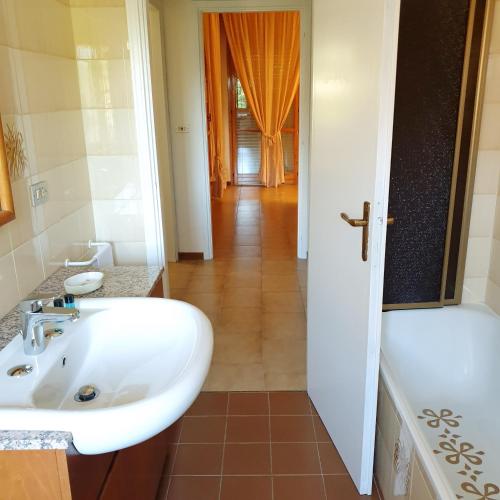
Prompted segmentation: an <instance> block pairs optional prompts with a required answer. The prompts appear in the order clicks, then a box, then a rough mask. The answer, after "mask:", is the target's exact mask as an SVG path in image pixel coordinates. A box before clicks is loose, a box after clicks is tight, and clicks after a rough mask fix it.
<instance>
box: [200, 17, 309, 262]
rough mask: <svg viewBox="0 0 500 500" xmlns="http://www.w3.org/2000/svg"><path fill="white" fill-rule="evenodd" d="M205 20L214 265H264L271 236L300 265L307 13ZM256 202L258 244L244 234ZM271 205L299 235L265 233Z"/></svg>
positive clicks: (289, 232)
mask: <svg viewBox="0 0 500 500" xmlns="http://www.w3.org/2000/svg"><path fill="white" fill-rule="evenodd" d="M202 19H203V23H202V24H203V45H204V47H203V52H204V61H205V72H204V77H205V78H204V79H205V104H206V123H207V144H208V164H209V178H210V193H211V208H212V245H213V253H214V257H215V258H217V257H223V256H228V255H229V254H233V253H234V252H236V253H238V254H239V255H241V254H242V253H245V255H247V256H250V255H251V256H253V257H262V254H263V253H265V251H264V248H266V246H268V245H267V243H268V242H267V241H266V239H267V237H268V236H269V238H271V239H273V240H275V241H276V240H277V239H279V240H280V241H279V246H280V251H281V252H282V253H283V256H284V257H287V258H288V257H295V256H296V255H297V236H298V235H297V220H298V210H297V200H298V194H297V182H298V176H299V81H300V60H301V55H300V51H301V49H300V13H299V12H298V11H286V12H245V13H217V12H205V13H203V14H202ZM248 186H253V187H257V186H260V187H261V188H262V189H260V190H259V189H246V188H247V187H248ZM269 188H275V189H269ZM241 197H243V198H242V199H241ZM243 200H245V202H244V201H243ZM250 201H251V202H252V207H253V209H254V210H255V212H254V215H255V216H256V217H255V220H254V221H253V222H254V223H255V226H256V227H255V228H254V229H253V232H254V234H252V236H253V238H249V237H247V236H249V235H248V234H244V235H243V234H241V232H240V231H239V230H238V229H237V228H238V227H239V221H240V220H241V219H239V218H238V208H242V207H243V206H245V203H246V202H250ZM266 203H271V204H272V205H273V210H274V211H275V212H276V213H279V212H282V213H283V214H285V213H286V215H284V216H283V217H282V216H280V217H279V218H280V219H283V218H285V217H286V218H288V219H289V220H288V221H287V223H286V224H285V226H286V227H287V228H292V229H291V230H289V231H286V234H283V235H281V238H280V228H279V227H276V228H275V229H276V231H275V232H274V233H273V234H272V235H271V234H269V235H266V234H264V233H261V231H260V228H259V227H257V226H260V222H261V218H262V217H263V215H264V208H263V206H264V204H266ZM281 203H283V206H282V207H280V204H281ZM224 213H225V214H228V215H227V216H226V217H224V216H222V214H224ZM231 214H232V215H236V216H235V217H232V215H231ZM242 231H244V232H245V233H247V232H248V231H250V229H248V228H247V229H246V230H242ZM288 236H291V237H292V240H291V241H289V238H288ZM242 242H243V244H242ZM240 246H249V247H255V248H244V249H241V248H236V247H240ZM259 247H260V248H259Z"/></svg>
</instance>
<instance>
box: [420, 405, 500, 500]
mask: <svg viewBox="0 0 500 500" xmlns="http://www.w3.org/2000/svg"><path fill="white" fill-rule="evenodd" d="M418 418H419V419H420V420H425V423H426V424H427V426H428V427H430V428H431V429H435V430H436V431H440V430H441V429H443V432H441V433H440V434H438V435H437V437H436V448H435V449H434V454H435V455H438V456H440V457H441V458H442V459H443V460H444V461H445V462H446V464H448V465H451V466H454V467H456V468H457V470H456V473H457V474H460V475H462V476H464V478H467V481H464V482H462V483H461V485H460V487H461V491H460V493H457V494H456V495H457V498H464V495H463V494H462V493H468V494H470V495H472V498H474V499H475V500H500V497H499V496H498V495H500V487H499V486H498V485H497V484H494V483H488V482H484V483H483V482H481V481H480V478H481V475H482V474H483V471H482V470H481V466H482V465H483V463H484V460H485V457H486V453H485V452H484V451H482V450H478V449H477V448H476V447H475V446H474V445H473V444H472V443H470V442H468V441H465V440H464V439H463V438H462V436H461V435H460V434H457V433H455V432H454V431H452V430H450V428H451V429H458V428H459V427H460V423H461V421H462V416H461V415H455V412H453V411H452V410H449V409H447V408H444V409H441V410H439V411H437V412H436V411H434V410H431V409H429V408H425V409H423V410H422V415H418Z"/></svg>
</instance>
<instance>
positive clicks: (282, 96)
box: [222, 12, 300, 187]
mask: <svg viewBox="0 0 500 500" xmlns="http://www.w3.org/2000/svg"><path fill="white" fill-rule="evenodd" d="M222 16H223V19H224V26H225V28H226V33H227V39H228V42H229V48H230V50H231V55H232V56H233V60H234V65H235V67H236V73H237V75H238V78H239V79H240V81H241V86H242V87H243V91H244V92H245V95H246V98H247V102H248V105H249V107H250V110H251V111H252V114H253V115H254V118H255V121H256V122H257V125H258V126H259V128H260V130H261V132H262V146H261V164H260V179H261V182H262V183H263V184H264V185H265V186H267V187H270V186H273V187H274V186H278V185H280V184H282V183H283V182H285V168H284V162H283V145H282V142H281V129H282V128H283V124H284V123H285V120H286V117H287V115H288V112H289V111H290V107H291V106H292V103H293V99H294V97H295V94H296V93H297V89H298V87H299V68H300V35H299V33H300V31H299V30H300V17H299V13H298V12H251V13H243V14H240V13H238V14H222Z"/></svg>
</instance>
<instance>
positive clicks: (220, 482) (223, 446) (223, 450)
mask: <svg viewBox="0 0 500 500" xmlns="http://www.w3.org/2000/svg"><path fill="white" fill-rule="evenodd" d="M226 394H227V402H226V423H225V425H224V442H223V444H222V458H221V463H220V481H219V500H221V496H222V478H223V475H222V474H223V472H224V454H225V451H226V438H227V420H228V413H229V396H230V394H229V392H227V393H226Z"/></svg>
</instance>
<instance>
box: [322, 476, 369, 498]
mask: <svg viewBox="0 0 500 500" xmlns="http://www.w3.org/2000/svg"><path fill="white" fill-rule="evenodd" d="M323 477H324V479H325V487H326V496H327V499H328V500H378V495H377V493H376V491H375V490H374V493H373V494H372V495H360V494H359V493H358V490H357V489H356V487H355V486H354V483H353V482H352V480H351V478H350V477H349V476H338V475H337V476H323Z"/></svg>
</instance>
